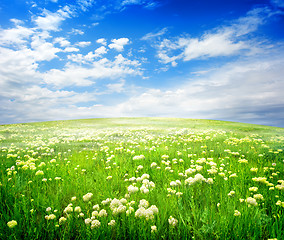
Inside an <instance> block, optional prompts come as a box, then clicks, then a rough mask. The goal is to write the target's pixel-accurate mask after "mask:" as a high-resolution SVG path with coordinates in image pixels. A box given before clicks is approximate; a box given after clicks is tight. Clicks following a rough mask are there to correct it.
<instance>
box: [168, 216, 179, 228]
mask: <svg viewBox="0 0 284 240" xmlns="http://www.w3.org/2000/svg"><path fill="white" fill-rule="evenodd" d="M168 221H169V224H170V225H171V226H173V227H175V226H176V225H177V224H178V220H177V219H175V218H173V217H172V216H170V218H169V219H168Z"/></svg>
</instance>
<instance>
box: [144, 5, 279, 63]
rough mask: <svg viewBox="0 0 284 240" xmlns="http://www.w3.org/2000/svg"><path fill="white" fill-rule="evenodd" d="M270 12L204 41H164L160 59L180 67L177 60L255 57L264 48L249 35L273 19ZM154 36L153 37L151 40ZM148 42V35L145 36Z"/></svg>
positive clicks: (259, 11)
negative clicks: (249, 55)
mask: <svg viewBox="0 0 284 240" xmlns="http://www.w3.org/2000/svg"><path fill="white" fill-rule="evenodd" d="M273 14H275V13H273V12H272V11H271V10H270V9H268V8H257V9H254V10H252V11H250V12H248V13H247V15H246V16H245V17H241V18H239V19H237V20H235V21H233V22H232V23H231V25H228V26H221V27H218V28H217V29H214V30H212V31H210V32H206V33H204V34H203V35H202V37H200V38H192V37H178V38H177V39H175V40H169V39H164V40H163V41H161V42H160V43H159V45H158V52H157V57H158V58H159V59H160V61H161V62H162V63H165V64H168V63H171V64H172V65H173V66H176V65H177V62H176V61H177V60H183V61H190V60H193V59H208V58H212V57H219V56H232V55H240V54H252V53H255V52H256V51H260V50H261V48H262V46H261V45H260V43H257V41H254V40H253V39H251V37H247V35H248V34H249V33H252V32H254V31H255V30H257V28H258V27H259V26H260V25H261V24H264V22H265V21H266V20H267V19H268V18H269V17H270V16H272V15H273ZM151 36H152V35H151V34H150V35H149V37H151ZM144 37H146V38H147V35H146V36H144Z"/></svg>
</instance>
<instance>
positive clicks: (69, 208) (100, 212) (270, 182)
mask: <svg viewBox="0 0 284 240" xmlns="http://www.w3.org/2000/svg"><path fill="white" fill-rule="evenodd" d="M283 149H284V129H283V128H276V127H268V126H261V125H253V124H242V123H234V122H224V121H213V120H195V119H174V118H173V119H171V118H117V119H115V118H113V119H88V120H72V121H54V122H42V123H30V124H13V125H2V126H0V158H1V160H0V200H1V205H0V239H29V240H31V239H206V240H207V239H278V240H280V239H284V217H283V213H284V152H283Z"/></svg>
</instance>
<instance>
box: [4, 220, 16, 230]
mask: <svg viewBox="0 0 284 240" xmlns="http://www.w3.org/2000/svg"><path fill="white" fill-rule="evenodd" d="M17 225H18V223H17V221H15V220H12V221H9V222H8V223H7V226H8V227H9V228H14V227H15V226H17Z"/></svg>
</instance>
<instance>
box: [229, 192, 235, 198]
mask: <svg viewBox="0 0 284 240" xmlns="http://www.w3.org/2000/svg"><path fill="white" fill-rule="evenodd" d="M235 193H236V192H235V191H231V192H229V193H228V196H229V197H233V196H234V195H235Z"/></svg>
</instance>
